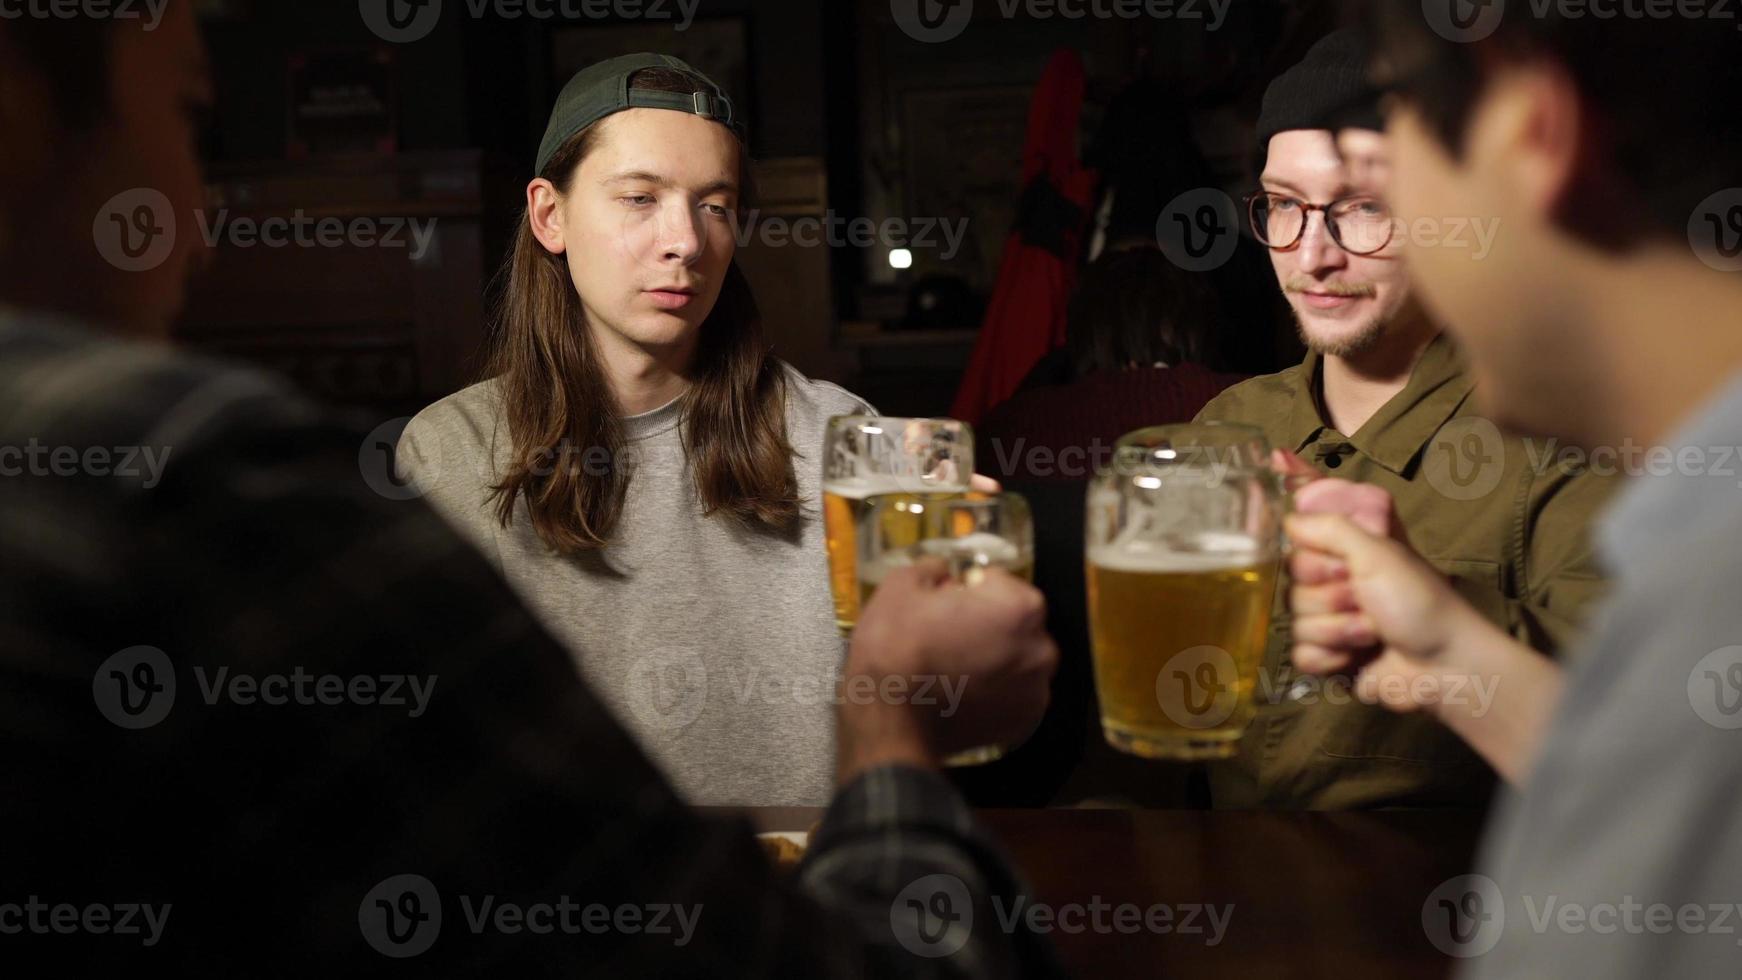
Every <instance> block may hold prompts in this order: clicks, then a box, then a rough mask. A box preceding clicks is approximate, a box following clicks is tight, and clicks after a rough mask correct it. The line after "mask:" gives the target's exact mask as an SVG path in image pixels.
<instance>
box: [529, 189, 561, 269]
mask: <svg viewBox="0 0 1742 980" xmlns="http://www.w3.org/2000/svg"><path fill="white" fill-rule="evenodd" d="M562 204H563V199H562V195H561V194H558V193H557V189H556V186H555V185H553V184H552V183H551V182H550V181H548V180H545V179H544V178H543V177H539V178H537V179H536V180H534V181H533V182H532V183H530V184H527V185H526V220H527V223H529V224H530V225H532V237H534V238H536V239H538V243H539V244H540V245H543V246H544V250H545V251H547V252H549V253H550V254H552V255H561V254H563V253H564V252H566V251H567V250H568V243H567V240H566V238H565V236H564V233H563V207H562Z"/></svg>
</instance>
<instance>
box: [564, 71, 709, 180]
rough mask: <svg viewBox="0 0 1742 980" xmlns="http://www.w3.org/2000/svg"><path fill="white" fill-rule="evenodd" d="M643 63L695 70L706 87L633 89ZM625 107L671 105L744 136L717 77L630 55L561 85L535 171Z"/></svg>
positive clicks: (646, 107)
mask: <svg viewBox="0 0 1742 980" xmlns="http://www.w3.org/2000/svg"><path fill="white" fill-rule="evenodd" d="M645 68H669V69H673V70H675V71H681V72H683V73H684V74H686V75H692V76H694V77H695V79H696V81H697V82H699V83H700V85H701V87H702V88H703V89H705V91H701V92H695V93H693V94H689V95H681V94H679V93H677V92H656V91H654V90H652V89H645V88H630V87H629V76H631V75H633V74H635V73H636V72H638V71H641V70H642V69H645ZM624 109H671V110H673V111H675V112H688V113H693V114H694V115H698V116H701V117H702V118H703V119H712V120H714V121H715V122H717V123H720V124H721V125H723V126H725V127H726V128H727V129H730V130H731V131H732V132H734V133H736V134H737V135H738V138H739V139H743V138H744V120H743V119H741V118H740V117H739V115H738V112H737V110H736V109H735V108H734V107H733V105H732V100H731V99H728V98H727V97H726V91H725V90H724V89H722V88H720V86H718V85H716V84H714V80H713V79H711V78H709V77H708V76H706V75H704V74H702V73H701V72H699V71H696V70H695V69H694V68H691V67H690V66H689V65H686V64H684V63H683V62H681V61H679V60H677V59H676V58H673V57H671V56H670V55H663V54H646V53H643V54H626V55H624V56H622V57H621V58H612V59H610V60H609V61H601V62H599V63H598V64H596V65H592V66H590V67H587V68H585V69H582V70H581V71H580V72H579V73H578V74H576V75H575V77H574V78H571V79H569V83H568V84H567V85H564V86H563V91H562V94H561V95H559V96H557V97H556V108H555V109H552V110H551V112H550V125H549V126H547V127H546V128H545V131H544V141H543V142H541V143H540V144H539V145H538V166H537V167H536V168H535V169H534V170H533V172H534V173H543V172H544V168H545V165H546V164H548V163H550V158H551V157H553V156H556V151H557V150H558V149H560V148H561V147H562V145H563V143H565V142H566V141H567V140H568V138H569V137H571V136H573V135H575V134H576V133H578V132H580V131H581V130H583V129H586V128H587V127H588V126H591V125H592V124H594V123H596V122H598V121H599V120H601V119H603V118H605V117H606V116H609V115H611V114H612V113H614V112H622V111H623V110H624Z"/></svg>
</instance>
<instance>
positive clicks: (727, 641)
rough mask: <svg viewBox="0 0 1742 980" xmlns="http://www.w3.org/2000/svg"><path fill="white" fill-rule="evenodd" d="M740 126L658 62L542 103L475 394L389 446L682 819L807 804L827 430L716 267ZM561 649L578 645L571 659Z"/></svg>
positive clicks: (814, 759)
mask: <svg viewBox="0 0 1742 980" xmlns="http://www.w3.org/2000/svg"><path fill="white" fill-rule="evenodd" d="M750 194H751V181H750V167H749V158H748V154H747V151H746V148H745V144H744V140H743V131H742V119H741V117H740V113H739V111H738V109H737V107H736V106H734V105H733V104H732V103H731V102H730V101H729V100H728V99H727V98H726V97H725V95H724V94H723V93H722V92H721V91H720V89H719V87H718V86H717V85H715V84H714V83H713V82H712V81H710V80H708V79H707V78H706V77H705V76H703V75H702V74H701V73H699V72H697V71H695V70H694V69H692V68H690V67H689V66H688V65H685V64H684V63H683V62H681V61H678V60H676V59H674V58H668V57H664V56H660V55H630V56H626V57H623V58H617V59H613V60H610V61H606V62H602V63H600V64H598V65H594V66H592V67H590V68H588V69H587V70H585V71H583V72H581V73H580V74H578V75H576V76H575V78H574V79H573V80H572V81H571V82H570V83H569V84H568V85H567V86H566V87H565V88H564V90H563V92H562V95H561V97H560V98H559V99H558V102H557V106H556V109H555V110H554V111H553V112H552V114H551V119H550V125H549V129H548V130H547V132H546V135H545V138H544V141H543V145H542V146H541V147H540V150H539V156H538V163H537V176H536V177H535V178H534V179H533V180H532V181H531V183H530V184H528V186H527V189H526V212H525V216H524V217H523V218H522V220H521V223H520V228H519V231H518V233H517V235H516V238H515V241H514V245H513V251H512V254H511V255H510V256H509V258H508V260H507V264H506V268H505V269H504V272H503V281H502V283H501V287H500V288H501V295H500V298H499V304H500V306H499V315H498V321H499V322H498V330H499V335H498V337H497V338H496V350H495V355H494V359H493V363H492V365H491V368H490V371H489V373H490V375H491V377H490V379H489V380H487V381H484V382H483V383H481V384H477V385H474V386H472V387H470V388H467V389H465V390H464V391H461V392H459V393H458V394H455V395H453V396H451V397H449V398H446V399H443V400H442V401H440V402H437V403H436V404H435V405H432V406H430V407H429V408H428V409H426V410H424V411H423V412H422V413H420V414H419V415H418V416H417V418H416V419H414V420H413V421H412V423H411V424H410V426H408V427H407V429H406V432H405V436H404V438H403V440H402V441H401V445H400V451H399V455H400V459H401V461H402V464H403V466H404V468H405V470H406V471H407V472H408V473H409V474H410V475H411V476H412V477H413V478H414V479H415V480H416V481H417V482H418V485H419V486H420V487H422V488H423V489H424V490H426V491H427V493H428V495H429V499H430V501H431V502H432V503H433V504H434V505H435V506H436V507H437V509H438V510H440V511H441V512H442V513H443V514H444V515H445V516H447V517H448V518H449V520H450V521H452V522H453V524H454V525H455V526H456V527H457V528H459V529H460V530H461V531H462V532H463V533H465V534H466V535H467V536H468V537H470V538H471V539H472V540H473V541H474V542H475V543H476V544H477V545H478V547H479V549H480V550H481V551H483V552H484V554H485V555H487V556H488V557H490V558H491V559H492V560H493V561H494V562H495V563H496V564H497V566H498V567H499V568H500V570H501V571H502V573H503V574H504V576H505V577H506V578H507V579H508V581H509V582H510V583H511V584H512V585H513V586H514V587H515V588H516V589H517V590H518V591H519V592H520V594H521V595H522V596H524V597H525V598H526V600H527V602H528V604H529V605H530V606H531V607H532V608H533V609H534V610H535V611H536V612H537V613H538V614H539V616H540V618H541V619H542V620H543V621H544V623H545V625H546V626H547V627H548V628H549V629H551V630H552V631H553V632H554V633H555V634H556V635H557V636H558V637H560V638H561V639H562V640H564V641H565V642H566V643H567V645H568V646H569V647H570V648H571V649H572V650H574V651H576V658H577V660H578V662H579V666H580V670H581V672H582V674H583V675H584V676H585V677H586V678H587V679H588V680H589V681H590V682H591V683H592V684H593V686H594V687H595V689H596V690H598V691H599V692H600V693H601V695H602V696H603V697H604V698H605V700H606V701H607V703H608V704H610V705H611V707H612V708H613V709H614V710H615V711H616V713H617V714H618V716H619V717H620V718H622V719H623V720H624V722H625V723H627V724H628V725H630V726H631V728H632V729H633V730H634V731H635V732H636V734H637V736H638V737H639V738H640V740H641V742H642V744H643V745H644V746H646V747H647V748H648V749H649V750H650V751H651V752H652V754H653V755H654V756H655V758H656V759H658V760H659V761H660V763H661V764H662V765H663V766H664V768H665V770H666V772H667V773H668V774H669V775H670V776H671V778H672V779H673V780H674V781H675V782H676V783H677V784H678V786H679V787H680V788H681V789H682V790H683V791H684V792H685V794H686V795H687V796H688V797H689V798H690V799H691V800H693V801H696V802H705V803H718V804H727V803H746V804H747V803H759V804H815V803H820V802H822V801H823V800H824V799H826V798H827V795H828V790H829V772H830V765H831V759H832V758H833V747H832V734H831V724H830V705H831V702H832V700H833V697H834V693H835V683H834V678H835V672H836V669H837V667H838V665H839V662H840V653H841V641H840V639H839V636H838V635H837V633H836V629H835V625H834V619H833V612H832V606H831V604H830V598H829V591H828V581H827V576H826V574H825V568H824V563H825V558H824V554H825V552H824V546H823V537H822V525H821V522H820V515H821V507H820V480H821V460H820V458H819V456H818V455H817V454H818V453H819V452H820V449H821V446H822V441H823V428H824V425H825V424H826V423H827V421H828V419H829V417H830V416H833V415H845V414H859V413H866V412H869V411H870V409H869V408H868V406H866V404H865V403H864V402H863V401H861V400H860V399H858V398H856V397H854V396H853V395H851V394H849V393H848V392H846V391H844V390H842V389H841V388H839V387H836V386H835V385H832V384H827V383H823V382H817V381H811V380H808V379H806V378H805V377H803V376H802V375H800V374H799V373H798V372H797V371H795V370H794V369H792V368H791V367H790V366H788V365H786V364H784V363H782V362H781V361H780V360H778V359H777V358H775V357H774V356H773V354H771V353H770V352H769V350H768V347H767V345H766V344H765V342H764V341H763V339H762V335H761V332H760V330H759V326H758V314H757V308H756V303H755V300H754V298H753V297H752V296H751V293H750V287H749V284H748V283H747V282H746V281H745V279H744V276H743V274H742V273H741V272H740V271H739V269H738V267H737V265H736V264H734V262H733V253H734V251H735V247H736V239H735V236H734V234H733V221H734V216H735V213H736V212H737V211H738V210H739V209H740V208H741V207H743V206H744V205H745V203H746V202H747V201H748V200H749V198H750ZM583 651H584V652H583Z"/></svg>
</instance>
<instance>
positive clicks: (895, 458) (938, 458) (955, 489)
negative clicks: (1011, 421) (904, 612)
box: [823, 415, 974, 636]
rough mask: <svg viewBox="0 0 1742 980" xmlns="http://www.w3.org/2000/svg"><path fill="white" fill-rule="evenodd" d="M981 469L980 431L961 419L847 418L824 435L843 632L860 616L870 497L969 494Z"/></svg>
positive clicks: (838, 619) (832, 584) (833, 572)
mask: <svg viewBox="0 0 1742 980" xmlns="http://www.w3.org/2000/svg"><path fill="white" fill-rule="evenodd" d="M973 472H974V433H973V430H971V429H969V428H968V425H967V423H965V422H958V421H956V420H954V419H899V418H878V417H876V416H870V415H840V416H836V417H835V418H832V419H830V420H829V425H828V429H827V430H826V431H825V433H824V435H823V530H824V533H825V535H826V537H827V541H828V550H829V588H830V591H831V592H832V593H833V595H834V600H835V625H836V626H837V627H838V628H839V629H840V631H841V634H842V635H843V636H846V635H850V634H851V633H852V632H853V624H854V623H855V622H856V621H857V620H858V618H859V600H860V596H859V591H860V590H859V580H858V557H859V549H858V545H857V544H856V540H855V534H856V532H857V529H858V526H859V524H860V522H861V521H862V520H863V518H864V516H865V513H866V512H867V511H868V510H870V506H871V505H870V502H869V501H870V498H871V497H873V496H876V495H877V494H883V493H945V494H949V493H955V494H961V493H966V492H967V490H968V482H969V480H970V479H971V477H972V475H973Z"/></svg>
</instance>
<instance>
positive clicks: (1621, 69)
mask: <svg viewBox="0 0 1742 980" xmlns="http://www.w3.org/2000/svg"><path fill="white" fill-rule="evenodd" d="M1349 2H1351V3H1352V5H1353V7H1354V8H1355V13H1356V17H1357V19H1358V21H1359V22H1360V23H1361V24H1362V25H1363V27H1364V29H1366V30H1367V31H1368V32H1369V34H1370V35H1371V38H1372V41H1373V43H1374V47H1375V50H1376V57H1377V59H1378V66H1377V67H1378V70H1379V76H1380V81H1381V82H1382V83H1385V84H1386V85H1387V87H1389V88H1391V89H1392V91H1393V94H1395V95H1396V96H1397V97H1399V98H1401V99H1403V100H1404V101H1406V102H1408V103H1409V105H1410V106H1411V108H1412V109H1414V110H1415V111H1417V112H1419V113H1420V114H1421V115H1422V117H1423V118H1424V119H1425V120H1426V121H1427V123H1428V125H1429V126H1431V127H1432V129H1433V131H1434V133H1435V135H1437V136H1438V138H1439V139H1440V141H1441V142H1442V143H1444V145H1445V146H1446V147H1447V149H1448V150H1450V151H1451V152H1452V153H1453V154H1454V155H1460V154H1461V153H1462V152H1463V150H1464V135H1465V131H1466V128H1467V126H1468V124H1469V120H1470V113H1471V111H1472V109H1473V107H1474V105H1475V103H1476V101H1477V99H1478V97H1479V96H1480V95H1481V92H1482V88H1483V86H1484V84H1485V83H1486V80H1487V78H1488V77H1489V76H1490V75H1491V74H1492V72H1493V71H1494V69H1495V68H1496V66H1498V65H1503V64H1506V63H1508V62H1519V61H1526V60H1534V59H1551V60H1553V61H1555V62H1557V63H1559V64H1560V65H1562V66H1564V68H1565V70H1566V71H1567V72H1568V73H1569V75H1570V76H1571V77H1572V79H1573V81H1574V84H1575V85H1576V86H1577V87H1578V91H1579V94H1580V97H1581V99H1582V101H1583V104H1584V106H1585V108H1586V110H1588V112H1589V117H1588V118H1589V121H1590V122H1591V123H1592V124H1593V131H1592V142H1591V144H1590V147H1589V149H1588V151H1587V153H1586V154H1585V163H1586V168H1585V172H1584V173H1581V174H1580V176H1579V179H1580V181H1581V186H1580V187H1579V188H1578V198H1579V200H1580V201H1581V202H1583V203H1584V204H1586V205H1587V206H1586V207H1583V208H1578V209H1576V210H1577V211H1578V213H1577V214H1563V215H1562V216H1561V218H1562V221H1563V223H1565V224H1567V225H1568V226H1569V227H1571V228H1572V229H1573V230H1575V231H1578V232H1583V233H1585V234H1587V235H1588V236H1589V237H1592V238H1593V239H1596V240H1599V241H1604V242H1607V243H1610V244H1621V243H1625V242H1628V241H1631V240H1633V239H1636V238H1638V237H1640V235H1641V234H1642V233H1658V234H1662V233H1666V232H1672V231H1673V232H1675V233H1676V234H1684V233H1685V229H1686V227H1687V222H1688V220H1689V216H1690V215H1692V214H1693V213H1694V211H1695V209H1696V208H1697V207H1698V206H1699V204H1700V202H1702V201H1704V200H1705V199H1706V198H1707V197H1708V196H1710V195H1711V194H1713V193H1714V192H1716V191H1720V190H1723V189H1724V188H1726V187H1732V186H1735V185H1737V184H1738V183H1742V102H1739V101H1738V100H1737V98H1736V94H1737V93H1738V92H1742V34H1739V33H1738V31H1737V30H1736V22H1735V21H1734V20H1726V19H1718V18H1710V17H1685V16H1680V15H1679V14H1677V13H1676V12H1675V11H1674V10H1671V11H1666V12H1668V13H1671V14H1672V16H1669V17H1651V16H1642V17H1638V18H1626V17H1611V18H1599V17H1595V16H1591V15H1590V11H1583V12H1582V14H1583V15H1582V16H1569V15H1568V14H1567V13H1564V12H1563V11H1561V10H1559V9H1557V8H1556V7H1555V6H1554V5H1550V6H1549V7H1547V8H1544V9H1542V10H1541V12H1540V16H1539V15H1538V13H1539V12H1538V10H1537V5H1536V4H1535V3H1531V4H1525V3H1521V2H1515V3H1513V4H1512V5H1511V7H1509V8H1504V10H1505V12H1504V14H1503V15H1501V16H1500V18H1499V21H1498V24H1497V26H1496V27H1495V29H1494V31H1493V33H1492V34H1490V35H1489V36H1487V37H1485V38H1482V39H1480V40H1475V41H1470V42H1467V43H1466V42H1464V41H1460V40H1455V39H1453V38H1452V37H1448V36H1447V35H1446V34H1445V33H1442V32H1441V31H1437V30H1436V29H1435V28H1434V26H1433V24H1432V23H1430V21H1429V19H1428V17H1427V16H1426V13H1427V12H1428V11H1426V9H1425V8H1424V7H1423V6H1422V5H1421V4H1419V3H1414V2H1411V3H1399V2H1397V0H1349ZM1432 2H1433V3H1435V4H1444V5H1445V7H1446V10H1447V12H1448V17H1447V18H1446V19H1445V20H1443V21H1442V22H1441V23H1447V24H1449V23H1453V22H1452V21H1451V20H1450V18H1449V13H1450V11H1451V10H1453V9H1454V5H1455V4H1459V3H1467V2H1468V0H1432Z"/></svg>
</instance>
